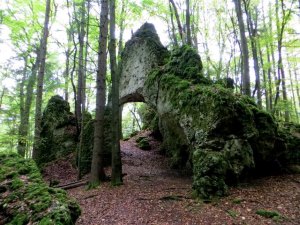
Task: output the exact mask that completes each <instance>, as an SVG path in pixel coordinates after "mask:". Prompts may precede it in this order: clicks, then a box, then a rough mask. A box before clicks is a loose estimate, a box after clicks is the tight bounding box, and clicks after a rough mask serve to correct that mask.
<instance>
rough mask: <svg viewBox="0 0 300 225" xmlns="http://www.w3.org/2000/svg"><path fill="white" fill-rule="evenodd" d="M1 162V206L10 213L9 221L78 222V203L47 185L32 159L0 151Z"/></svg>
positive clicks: (21, 222)
mask: <svg viewBox="0 0 300 225" xmlns="http://www.w3.org/2000/svg"><path fill="white" fill-rule="evenodd" d="M0 165H1V172H2V173H3V174H2V173H1V174H2V175H1V176H0V186H1V187H3V188H2V191H1V192H0V208H1V209H3V210H4V212H5V213H6V215H7V216H8V224H27V223H38V224H65V225H67V224H70V225H71V224H74V223H75V221H76V219H77V218H78V216H79V215H80V208H79V206H78V205H77V204H76V203H75V201H74V200H72V199H70V198H68V197H67V193H66V192H65V191H63V190H61V189H55V188H50V187H48V186H47V185H46V184H45V183H44V182H43V179H42V177H41V174H40V172H39V170H38V168H37V166H36V165H35V163H34V161H33V160H30V159H24V158H22V157H20V156H19V155H17V154H15V153H5V152H4V153H0ZM12 174H13V175H12ZM46 222H47V223H46Z"/></svg>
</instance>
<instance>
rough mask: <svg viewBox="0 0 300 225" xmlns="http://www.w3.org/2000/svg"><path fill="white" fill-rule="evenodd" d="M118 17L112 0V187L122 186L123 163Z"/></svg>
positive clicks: (110, 51) (110, 47) (110, 45)
mask: <svg viewBox="0 0 300 225" xmlns="http://www.w3.org/2000/svg"><path fill="white" fill-rule="evenodd" d="M115 27H116V17H115V0H110V43H109V54H110V71H111V79H112V150H111V154H112V175H111V183H112V185H120V184H122V183H123V180H122V162H121V151H120V133H119V132H120V129H119V128H120V125H119V124H120V118H119V115H120V107H119V106H120V103H119V73H118V71H119V70H118V71H117V60H116V34H115V29H116V28H115Z"/></svg>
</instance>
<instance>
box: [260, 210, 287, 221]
mask: <svg viewBox="0 0 300 225" xmlns="http://www.w3.org/2000/svg"><path fill="white" fill-rule="evenodd" d="M256 214H257V215H260V216H263V217H265V218H271V219H279V218H281V217H282V216H281V215H280V213H278V212H276V211H269V210H265V209H260V210H257V211H256Z"/></svg>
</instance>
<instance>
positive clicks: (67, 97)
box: [64, 29, 72, 101]
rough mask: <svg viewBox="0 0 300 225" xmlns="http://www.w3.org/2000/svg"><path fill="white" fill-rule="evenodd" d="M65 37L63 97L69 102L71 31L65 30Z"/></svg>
mask: <svg viewBox="0 0 300 225" xmlns="http://www.w3.org/2000/svg"><path fill="white" fill-rule="evenodd" d="M67 36H68V47H67V50H66V52H65V56H66V62H65V66H66V68H65V71H64V79H65V86H64V96H65V100H66V101H69V73H70V57H71V41H72V36H71V31H70V30H69V29H68V30H67Z"/></svg>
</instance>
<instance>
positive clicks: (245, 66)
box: [233, 0, 251, 96]
mask: <svg viewBox="0 0 300 225" xmlns="http://www.w3.org/2000/svg"><path fill="white" fill-rule="evenodd" d="M233 2H234V5H235V11H236V16H237V19H238V25H239V31H240V39H241V54H242V62H243V63H242V92H243V94H245V95H248V96H251V89H250V74H249V50H248V44H247V38H246V31H245V25H244V20H243V12H242V4H241V0H234V1H233Z"/></svg>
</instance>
